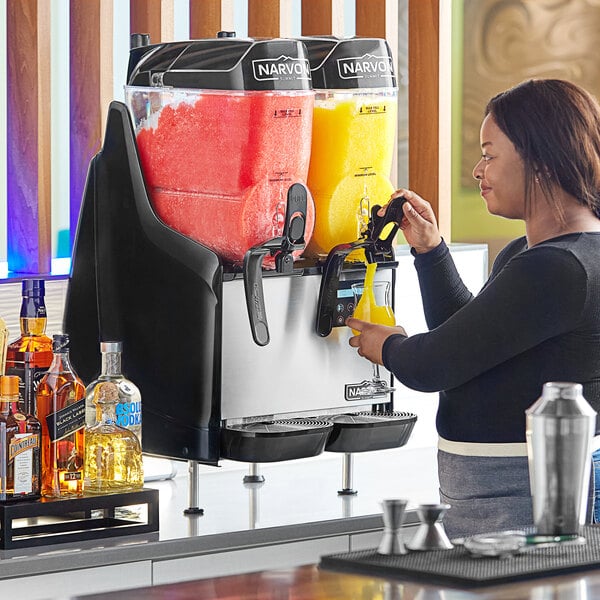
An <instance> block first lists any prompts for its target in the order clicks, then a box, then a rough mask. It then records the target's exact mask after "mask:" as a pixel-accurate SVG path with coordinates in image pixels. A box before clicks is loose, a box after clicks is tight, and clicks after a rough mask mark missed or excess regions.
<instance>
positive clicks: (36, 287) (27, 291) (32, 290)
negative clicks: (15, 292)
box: [22, 279, 45, 297]
mask: <svg viewBox="0 0 600 600" xmlns="http://www.w3.org/2000/svg"><path fill="white" fill-rule="evenodd" d="M44 292H45V288H44V280H43V279H23V284H22V295H23V296H27V297H31V296H43V295H44Z"/></svg>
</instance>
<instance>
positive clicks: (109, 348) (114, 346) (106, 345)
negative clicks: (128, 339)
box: [100, 342, 123, 354]
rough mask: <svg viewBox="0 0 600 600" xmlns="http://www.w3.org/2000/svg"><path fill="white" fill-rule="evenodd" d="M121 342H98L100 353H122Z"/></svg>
mask: <svg viewBox="0 0 600 600" xmlns="http://www.w3.org/2000/svg"><path fill="white" fill-rule="evenodd" d="M122 351H123V342H100V352H102V353H103V354H105V353H107V352H122Z"/></svg>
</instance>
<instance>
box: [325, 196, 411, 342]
mask: <svg viewBox="0 0 600 600" xmlns="http://www.w3.org/2000/svg"><path fill="white" fill-rule="evenodd" d="M405 202H406V198H404V196H399V197H398V198H394V199H393V200H392V201H391V202H390V203H389V204H388V207H387V209H386V211H385V215H384V216H383V217H380V216H378V215H377V212H378V211H379V209H380V208H381V206H377V205H376V206H374V207H373V208H372V209H371V220H370V221H369V224H368V226H367V229H366V231H365V233H364V235H363V238H362V239H360V240H357V241H355V242H351V243H348V244H339V245H338V246H335V247H334V248H332V249H331V250H330V251H329V254H328V255H327V259H326V260H325V265H324V266H323V276H322V278H321V287H320V289H319V299H318V304H317V323H316V331H317V334H318V335H320V336H321V337H327V336H328V335H329V334H330V333H331V330H332V329H333V315H334V311H335V307H336V305H337V301H338V299H337V292H338V287H339V283H340V275H341V273H342V268H343V266H344V261H345V260H346V257H347V256H348V254H350V252H352V251H353V250H356V249H358V248H364V250H365V256H366V258H367V261H368V262H370V263H374V262H386V261H393V260H394V259H395V256H394V249H393V247H392V244H393V242H394V237H395V236H396V233H397V232H398V228H399V227H400V222H401V221H402V217H403V216H404V212H403V211H402V205H403V204H404V203H405ZM388 223H394V226H393V227H392V228H391V229H390V232H389V233H388V234H387V235H386V237H385V238H382V239H380V238H379V236H380V235H381V234H382V232H383V229H384V227H385V226H386V225H387V224H388Z"/></svg>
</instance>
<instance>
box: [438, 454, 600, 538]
mask: <svg viewBox="0 0 600 600" xmlns="http://www.w3.org/2000/svg"><path fill="white" fill-rule="evenodd" d="M438 475H439V482H440V500H441V501H442V502H445V503H447V504H449V505H450V506H451V508H450V509H449V510H448V512H447V513H446V515H445V516H444V526H445V528H446V531H447V533H448V535H449V536H450V537H451V538H452V537H464V536H469V535H474V534H477V533H486V532H491V531H503V530H507V529H523V528H527V527H533V503H532V498H531V488H530V484H529V466H528V462H527V456H464V455H461V454H453V453H450V452H445V451H443V450H438ZM586 522H593V523H600V449H599V450H596V451H594V453H593V454H592V470H591V474H590V487H589V493H588V509H587V515H586Z"/></svg>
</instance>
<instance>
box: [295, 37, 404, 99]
mask: <svg viewBox="0 0 600 600" xmlns="http://www.w3.org/2000/svg"><path fill="white" fill-rule="evenodd" d="M299 39H300V40H301V41H302V42H303V43H304V45H305V46H306V49H307V50H308V60H309V61H310V69H311V76H312V84H313V88H315V89H329V90H333V89H357V88H359V89H360V88H395V87H396V76H395V74H394V66H393V62H392V52H391V50H390V47H389V46H388V43H387V42H386V41H385V40H384V39H380V38H362V37H353V38H337V37H335V36H319V37H312V36H305V37H301V38H299Z"/></svg>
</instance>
